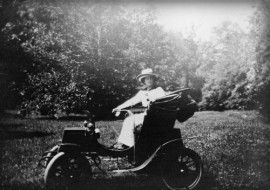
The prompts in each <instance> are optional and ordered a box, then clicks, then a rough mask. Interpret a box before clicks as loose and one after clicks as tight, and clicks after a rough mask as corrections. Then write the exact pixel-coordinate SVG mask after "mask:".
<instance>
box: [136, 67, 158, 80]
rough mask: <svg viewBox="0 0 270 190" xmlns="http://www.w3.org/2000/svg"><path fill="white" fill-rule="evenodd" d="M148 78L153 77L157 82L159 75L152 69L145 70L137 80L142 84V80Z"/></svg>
mask: <svg viewBox="0 0 270 190" xmlns="http://www.w3.org/2000/svg"><path fill="white" fill-rule="evenodd" d="M147 76H152V77H153V78H154V79H155V80H157V79H158V78H159V76H158V75H157V74H154V73H153V70H152V69H143V70H142V72H141V74H139V75H138V76H137V77H136V79H137V80H138V81H140V82H142V79H143V78H145V77H147Z"/></svg>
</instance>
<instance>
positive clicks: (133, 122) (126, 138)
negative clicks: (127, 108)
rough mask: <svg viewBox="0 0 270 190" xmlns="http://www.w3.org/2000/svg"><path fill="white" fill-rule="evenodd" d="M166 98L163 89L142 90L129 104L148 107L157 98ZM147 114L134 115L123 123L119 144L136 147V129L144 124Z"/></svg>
mask: <svg viewBox="0 0 270 190" xmlns="http://www.w3.org/2000/svg"><path fill="white" fill-rule="evenodd" d="M162 96H165V91H164V90H163V89H162V88H161V87H158V88H155V89H152V90H149V91H147V90H140V91H139V92H138V93H137V94H136V95H135V96H134V97H133V98H131V99H130V100H128V101H130V102H129V103H130V104H131V105H135V104H137V103H140V102H141V103H142V105H143V107H147V106H148V105H149V103H150V102H151V101H154V100H155V99H157V98H160V97H162ZM145 115H146V112H144V113H140V114H134V115H133V116H129V117H127V118H126V119H125V120H124V122H123V127H122V130H121V133H120V135H119V137H118V142H119V143H122V144H125V145H127V146H129V147H131V146H133V145H134V133H133V130H134V127H135V126H138V125H140V124H142V123H143V120H144V116H145Z"/></svg>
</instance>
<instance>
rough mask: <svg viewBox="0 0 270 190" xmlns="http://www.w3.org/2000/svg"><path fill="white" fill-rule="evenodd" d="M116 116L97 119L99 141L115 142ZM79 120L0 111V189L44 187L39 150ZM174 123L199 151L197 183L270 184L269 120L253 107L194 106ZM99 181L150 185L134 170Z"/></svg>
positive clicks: (250, 186)
mask: <svg viewBox="0 0 270 190" xmlns="http://www.w3.org/2000/svg"><path fill="white" fill-rule="evenodd" d="M121 122H122V121H99V122H97V124H96V125H97V127H98V128H99V129H100V130H101V135H102V136H101V139H100V141H102V143H104V144H107V145H109V144H112V143H114V142H115V140H116V138H117V136H118V134H119V131H120V129H121ZM81 123H82V121H75V120H69V121H68V120H49V119H46V118H43V119H25V118H19V117H17V116H15V115H12V114H4V115H1V118H0V168H1V171H0V189H28V190H29V189H44V183H43V173H44V169H42V168H39V167H37V162H38V160H39V158H40V156H41V155H42V153H43V152H44V151H45V150H47V149H49V148H50V147H52V146H53V145H55V144H57V142H58V141H59V140H60V139H61V136H62V131H63V129H64V127H69V126H80V124H81ZM175 127H180V128H181V131H182V135H183V139H184V142H185V145H186V146H187V147H189V148H191V149H193V150H195V151H196V152H197V153H198V154H199V155H200V156H201V157H202V160H203V164H204V171H205V173H204V177H203V179H202V182H201V185H200V187H199V189H205V190H206V189H207V190H209V189H235V190H240V189H241V190H243V189H252V190H255V189H258V190H259V189H260V190H268V189H270V142H269V141H270V125H269V124H265V123H263V122H262V121H261V120H260V119H258V115H257V113H256V112H255V111H225V112H197V113H196V114H195V115H194V116H193V117H192V118H190V119H189V120H188V121H187V122H185V123H182V124H180V123H178V122H177V123H176V125H175ZM97 183H99V182H98V181H97ZM100 183H102V184H103V186H99V185H97V186H96V189H119V188H121V189H150V188H151V187H148V185H149V184H150V182H149V179H148V178H147V177H137V176H133V177H132V176H131V177H122V178H121V177H115V178H113V179H104V180H102V181H101V182H100ZM153 183H154V182H153ZM119 184H122V186H121V187H119ZM102 187H104V188H102ZM93 189H95V188H93ZM152 189H155V188H154V187H153V188H152Z"/></svg>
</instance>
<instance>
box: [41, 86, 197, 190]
mask: <svg viewBox="0 0 270 190" xmlns="http://www.w3.org/2000/svg"><path fill="white" fill-rule="evenodd" d="M196 109H197V104H196V102H195V101H194V100H193V99H192V98H191V97H190V96H189V89H181V90H177V91H174V92H171V93H169V94H168V95H166V96H164V97H162V98H159V99H157V100H155V101H154V102H152V103H151V104H150V106H149V107H148V108H147V114H146V116H145V119H144V123H143V125H142V126H141V129H140V132H137V130H134V135H135V145H134V146H133V147H130V148H127V149H123V150H118V149H114V148H113V147H111V146H105V145H103V144H101V143H100V142H99V141H98V139H99V137H100V132H99V130H98V129H97V128H96V126H95V123H94V121H93V118H92V117H91V114H90V113H88V116H89V119H88V121H86V122H84V123H83V125H82V127H70V128H65V129H64V134H63V138H62V142H61V143H60V144H58V145H56V146H54V147H53V148H52V149H51V150H49V151H47V152H45V153H44V154H43V156H42V158H41V160H40V162H39V163H40V165H42V166H44V167H45V168H46V169H45V175H44V179H45V184H46V187H47V188H48V189H73V188H77V189H78V187H79V186H85V185H87V184H88V185H89V184H91V183H93V181H94V179H95V178H96V177H97V176H98V173H111V174H114V173H118V174H119V173H124V172H138V173H146V174H149V175H158V176H159V177H160V178H159V179H160V180H161V181H162V182H163V185H164V186H165V187H166V188H167V189H173V190H174V189H175V190H176V189H177V190H179V189H180V190H182V189H194V188H195V187H197V185H198V183H199V181H200V180H201V177H202V163H201V159H200V156H199V155H198V154H197V153H196V152H195V151H193V150H191V149H189V148H186V147H185V146H184V144H183V141H182V137H181V133H180V129H176V128H174V124H175V121H176V119H177V120H178V121H179V122H183V121H185V120H187V119H188V118H190V117H191V116H193V114H194V112H195V111H196ZM122 111H126V112H128V113H129V114H132V113H131V111H129V110H122ZM90 187H91V185H90Z"/></svg>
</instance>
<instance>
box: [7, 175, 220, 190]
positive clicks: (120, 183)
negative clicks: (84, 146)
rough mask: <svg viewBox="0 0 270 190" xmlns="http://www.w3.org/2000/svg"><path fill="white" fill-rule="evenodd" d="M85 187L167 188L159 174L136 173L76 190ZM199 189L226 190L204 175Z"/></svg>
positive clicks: (31, 189)
mask: <svg viewBox="0 0 270 190" xmlns="http://www.w3.org/2000/svg"><path fill="white" fill-rule="evenodd" d="M3 189H9V190H17V189H18V190H19V189H20V190H44V189H45V187H44V184H43V185H41V184H40V185H39V184H38V183H37V184H34V183H31V184H22V185H18V184H16V185H14V186H12V187H4V188H3ZM79 189H85V190H90V189H91V190H119V189H122V190H142V189H147V190H165V189H167V188H166V187H165V185H164V184H163V182H162V179H161V178H160V176H158V175H153V176H146V175H136V176H117V177H111V178H109V179H107V178H99V179H94V180H93V181H91V184H90V186H86V185H85V184H82V185H79V186H78V187H77V188H76V190H79ZM196 189H198V190H214V189H218V190H224V189H223V188H222V187H221V186H220V185H218V183H217V182H215V181H213V178H211V177H209V176H208V177H203V178H202V180H201V183H200V184H199V186H198V187H197V188H196Z"/></svg>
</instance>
